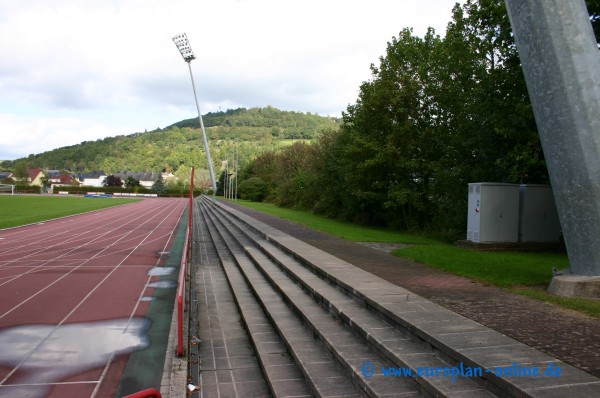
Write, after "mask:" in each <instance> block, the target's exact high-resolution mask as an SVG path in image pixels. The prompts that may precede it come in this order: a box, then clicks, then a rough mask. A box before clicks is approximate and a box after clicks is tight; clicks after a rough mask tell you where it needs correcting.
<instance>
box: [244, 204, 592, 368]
mask: <svg viewBox="0 0 600 398" xmlns="http://www.w3.org/2000/svg"><path fill="white" fill-rule="evenodd" d="M232 207H234V208H236V209H238V210H240V211H242V212H244V213H246V214H248V215H250V216H252V217H255V218H256V219H258V220H260V221H262V222H264V223H266V224H268V225H271V226H273V227H275V228H277V229H279V230H281V231H283V232H285V233H287V234H289V235H291V236H294V237H296V238H297V239H300V240H302V241H304V242H306V243H308V244H311V245H313V246H315V247H317V248H319V249H321V250H324V251H326V252H328V253H330V254H333V255H335V256H337V257H339V258H341V259H343V260H345V261H347V262H349V263H351V264H354V265H355V266H357V267H359V268H362V269H364V270H367V271H369V272H371V273H373V274H375V275H377V276H379V277H381V278H384V279H386V280H388V281H389V282H392V283H394V284H396V285H399V286H402V287H404V288H407V289H409V290H411V291H413V292H415V293H417V294H419V295H421V296H423V297H425V298H428V299H430V300H432V301H434V302H436V303H438V304H440V305H443V306H445V307H446V308H448V309H450V310H452V311H455V312H457V313H459V314H461V315H463V316H466V317H468V318H470V319H473V320H475V321H477V322H479V323H481V324H483V325H485V326H488V327H490V328H492V329H494V330H496V331H499V332H501V333H504V334H506V335H507V336H510V337H512V338H514V339H516V340H519V341H521V342H523V343H525V344H528V345H530V346H532V347H534V348H536V349H539V350H541V351H544V352H546V353H548V354H550V355H553V356H555V357H557V358H559V359H561V360H563V361H565V362H567V363H570V364H571V365H573V366H576V367H578V368H580V369H583V370H585V371H587V372H589V373H591V374H593V375H595V376H598V377H600V339H599V338H598V337H599V335H600V319H596V318H592V317H589V316H585V315H582V314H579V313H576V312H574V311H569V310H564V309H562V308H559V307H557V306H555V305H553V304H549V303H544V302H540V301H537V300H534V299H530V298H528V297H525V296H521V295H517V294H512V293H509V292H507V291H505V290H502V289H499V288H495V287H490V286H486V285H484V284H481V283H478V282H473V281H471V280H469V279H466V278H462V277H458V276H454V275H451V274H448V273H445V272H442V271H438V270H434V269H431V268H429V267H426V266H423V265H420V264H417V263H414V262H412V261H409V260H406V259H402V258H399V257H395V256H392V255H390V254H388V253H386V252H384V251H381V250H377V249H373V248H369V247H365V246H364V245H360V244H357V243H353V242H349V241H345V240H342V239H339V238H336V237H333V236H331V235H327V234H324V233H321V232H318V231H314V230H312V229H309V228H307V227H304V226H301V225H299V224H297V223H294V222H290V221H286V220H282V219H279V218H277V217H273V216H269V215H266V214H263V213H260V212H257V211H254V210H251V209H248V208H245V207H242V206H238V205H232Z"/></svg>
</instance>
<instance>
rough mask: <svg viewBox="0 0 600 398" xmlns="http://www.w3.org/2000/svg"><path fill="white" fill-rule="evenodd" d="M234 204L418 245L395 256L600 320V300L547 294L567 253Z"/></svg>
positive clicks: (358, 236)
mask: <svg viewBox="0 0 600 398" xmlns="http://www.w3.org/2000/svg"><path fill="white" fill-rule="evenodd" d="M236 203H237V204H241V205H243V206H246V207H249V208H252V209H254V210H258V211H261V212H264V213H267V214H271V215H274V216H277V217H280V218H283V219H286V220H290V221H295V222H297V223H300V224H303V225H306V226H307V227H310V228H313V229H316V230H318V231H321V232H325V233H328V234H331V235H334V236H337V237H340V238H343V239H347V240H351V241H354V242H386V243H406V244H411V245H414V246H411V247H408V248H403V249H398V250H395V251H394V252H393V253H392V254H393V255H395V256H398V257H404V258H408V259H411V260H413V261H415V262H418V263H421V264H424V265H427V266H430V267H432V268H437V269H440V270H443V271H446V272H450V273H452V274H455V275H460V276H464V277H466V278H469V279H473V280H477V281H479V282H482V283H486V284H489V285H493V286H497V287H501V288H504V289H507V290H509V291H511V292H513V293H517V294H521V295H525V296H528V297H531V298H534V299H537V300H541V301H546V302H550V303H553V304H556V305H558V306H561V307H563V308H568V309H571V310H575V311H579V312H582V313H585V314H588V315H592V316H594V317H598V318H600V300H588V299H580V298H567V297H560V296H555V295H552V294H550V293H548V292H547V291H546V290H545V288H546V286H548V284H549V283H550V279H551V278H552V269H553V268H557V269H564V268H568V267H569V260H568V258H567V255H566V254H564V253H523V252H486V251H476V250H468V249H462V248H458V247H455V246H453V245H450V244H447V243H443V242H440V241H437V240H435V239H431V238H428V237H425V236H420V235H412V234H408V233H403V232H397V231H390V230H385V229H378V228H368V227H363V226H359V225H355V224H351V223H344V222H340V221H336V220H331V219H328V218H325V217H321V216H317V215H315V214H312V213H310V212H305V211H298V210H292V209H286V208H281V207H277V206H275V205H273V204H269V203H256V202H249V201H240V200H238V201H237V202H236Z"/></svg>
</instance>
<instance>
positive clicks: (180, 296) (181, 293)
mask: <svg viewBox="0 0 600 398" xmlns="http://www.w3.org/2000/svg"><path fill="white" fill-rule="evenodd" d="M189 236H190V230H189V228H188V229H187V231H186V232H185V246H184V248H183V254H182V256H181V268H180V269H179V286H178V287H177V355H178V356H183V354H184V351H185V350H184V347H183V314H184V312H185V291H186V289H185V280H186V274H187V271H186V268H187V259H188V246H189Z"/></svg>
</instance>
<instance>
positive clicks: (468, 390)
mask: <svg viewBox="0 0 600 398" xmlns="http://www.w3.org/2000/svg"><path fill="white" fill-rule="evenodd" d="M219 217H220V218H221V219H228V221H229V222H230V223H231V225H233V226H235V227H236V229H237V231H238V233H239V234H241V235H244V237H241V236H238V237H236V239H237V240H238V241H239V243H240V245H243V246H244V247H245V248H246V252H247V254H248V255H249V256H251V257H252V258H253V261H254V263H255V264H256V266H257V267H259V268H260V269H261V271H262V272H263V273H264V274H265V276H266V277H267V278H269V280H270V281H271V284H272V285H273V286H274V287H275V288H276V289H277V290H278V291H279V293H280V294H281V295H282V296H283V297H285V298H286V299H287V300H288V301H290V302H292V303H294V305H297V304H296V303H297V302H298V300H297V299H296V298H295V297H292V296H290V292H292V291H295V290H294V288H295V289H296V290H301V291H303V293H304V295H305V296H306V295H308V296H309V297H308V300H309V301H311V302H313V303H317V304H318V305H319V306H320V307H321V308H323V309H324V310H325V311H327V312H328V313H329V314H330V319H332V320H334V321H335V322H338V323H341V324H344V325H345V328H346V329H347V330H349V331H350V332H351V333H353V334H354V335H355V337H356V339H355V340H358V341H360V344H362V345H364V346H366V347H368V348H369V349H370V350H371V351H374V352H375V353H376V355H377V356H378V357H381V358H382V359H381V360H380V361H379V362H378V363H377V364H375V363H374V362H373V361H372V360H371V359H369V357H368V356H367V355H364V354H361V353H356V355H358V357H357V358H356V360H354V361H351V362H350V363H348V365H347V366H348V367H350V368H352V369H349V370H351V371H353V372H354V373H355V374H356V376H355V377H357V378H358V379H359V380H360V381H359V383H360V384H363V385H365V387H366V388H369V386H370V385H371V384H373V383H374V381H375V379H373V377H372V376H371V377H368V378H365V377H364V374H363V371H362V367H363V365H365V364H368V366H371V365H369V364H372V365H373V366H374V368H375V369H377V370H378V371H377V375H376V378H377V377H379V378H385V377H384V375H383V374H382V373H383V372H382V371H381V369H382V368H385V369H389V368H399V367H402V368H405V369H411V373H413V372H414V374H416V371H417V369H419V368H430V369H444V368H448V367H451V366H452V365H451V363H449V362H446V361H444V360H443V358H442V357H441V356H440V355H439V352H435V350H433V349H432V347H431V346H430V345H429V344H426V343H425V342H423V341H422V340H420V339H416V338H414V336H411V333H409V332H408V331H406V330H403V329H402V328H397V327H394V326H393V325H392V324H391V323H390V322H389V321H388V320H386V319H384V317H382V316H381V314H379V313H378V312H377V311H373V310H372V309H368V308H366V307H365V306H364V305H363V303H362V302H357V300H356V299H355V298H352V297H351V296H349V295H348V294H345V293H344V292H343V291H341V290H340V289H338V288H337V286H336V285H334V284H331V283H329V282H327V281H326V280H323V279H321V278H320V277H318V276H317V275H315V274H314V273H313V272H312V271H311V270H310V269H309V268H307V267H305V266H304V265H303V264H302V263H301V262H299V261H298V260H296V259H294V258H293V257H292V256H290V255H289V254H288V253H285V252H283V251H282V250H280V249H279V248H278V247H277V246H275V245H273V244H272V243H271V242H269V241H267V240H266V239H264V237H263V236H262V234H260V233H258V232H257V231H255V230H251V229H249V228H247V225H246V224H243V223H241V222H240V221H239V220H237V219H235V218H232V217H231V216H230V215H229V214H227V213H225V212H223V211H222V210H221V211H220V213H219ZM252 245H255V246H256V247H257V248H258V249H260V250H257V249H256V248H253V247H251V246H252ZM281 281H285V282H286V283H282V282H281ZM290 284H291V285H292V286H290ZM422 304H424V305H427V303H425V302H422ZM424 308H425V307H424ZM297 311H298V312H300V313H301V314H303V312H302V308H299V309H297ZM304 317H305V318H306V316H304ZM308 322H310V320H308ZM315 328H316V329H317V330H316V332H315V333H316V334H319V335H320V338H321V340H322V341H324V343H325V344H326V345H327V346H328V348H329V349H330V351H331V352H332V355H334V356H339V360H340V362H342V363H343V362H344V361H345V359H344V355H343V352H344V349H343V347H342V348H336V342H335V341H333V342H332V341H331V339H329V338H328V336H327V333H325V332H323V333H321V332H320V331H319V330H318V329H319V327H318V326H315ZM325 330H326V329H325ZM383 361H385V364H384V363H382V362H383ZM403 378H405V379H406V377H403ZM411 381H412V382H416V385H417V389H418V390H420V391H423V392H424V393H425V394H426V395H428V396H437V397H455V396H464V394H468V395H469V396H472V397H488V398H489V397H493V396H494V395H493V394H491V393H489V392H488V391H486V390H485V389H484V388H483V387H482V386H481V385H478V384H477V383H476V382H474V381H473V380H470V379H467V378H459V377H456V378H454V379H452V378H444V377H431V378H415V380H411ZM375 396H378V395H377V393H375Z"/></svg>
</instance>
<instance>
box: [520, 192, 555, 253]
mask: <svg viewBox="0 0 600 398" xmlns="http://www.w3.org/2000/svg"><path fill="white" fill-rule="evenodd" d="M520 199H521V200H520V211H519V242H558V241H559V240H560V233H561V232H560V222H559V220H558V212H557V211H556V204H555V203H554V195H553V194H552V188H551V187H550V186H548V185H533V184H527V185H521V187H520Z"/></svg>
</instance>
